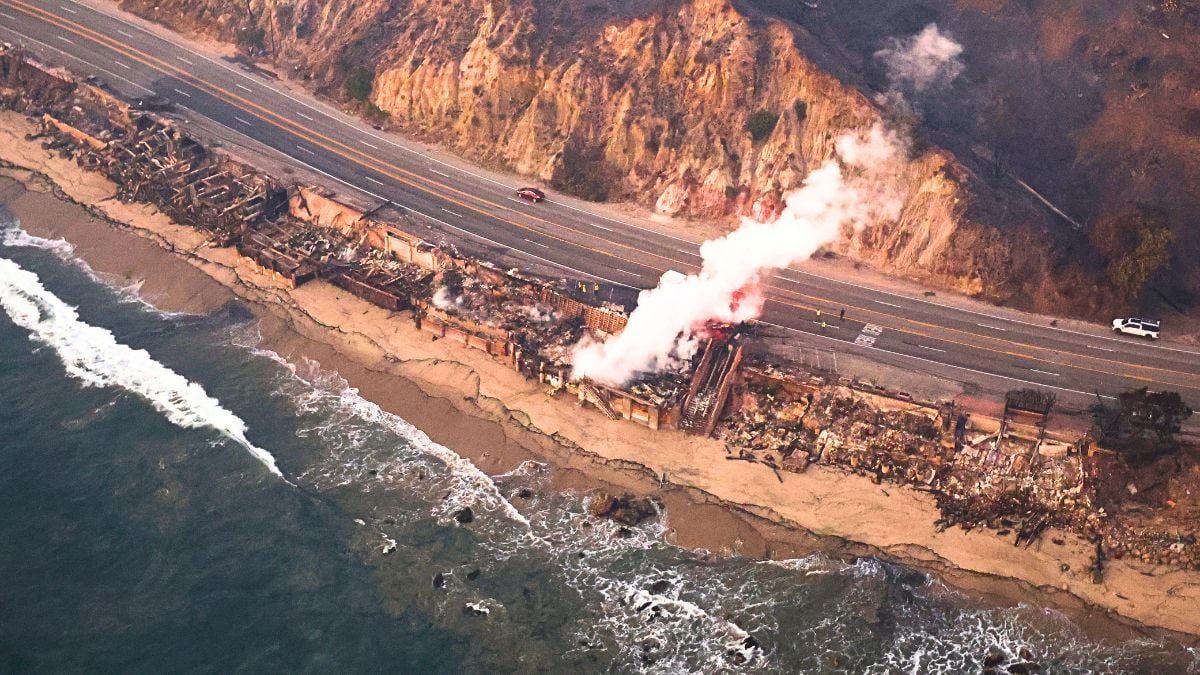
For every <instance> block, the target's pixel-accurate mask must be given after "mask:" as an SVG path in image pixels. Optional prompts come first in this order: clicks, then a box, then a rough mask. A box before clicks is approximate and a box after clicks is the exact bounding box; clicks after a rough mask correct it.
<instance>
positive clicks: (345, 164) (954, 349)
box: [0, 0, 1200, 408]
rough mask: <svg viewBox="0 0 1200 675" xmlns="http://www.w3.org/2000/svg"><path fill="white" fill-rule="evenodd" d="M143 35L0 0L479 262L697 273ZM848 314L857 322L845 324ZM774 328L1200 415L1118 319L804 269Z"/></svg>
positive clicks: (775, 287) (938, 366)
mask: <svg viewBox="0 0 1200 675" xmlns="http://www.w3.org/2000/svg"><path fill="white" fill-rule="evenodd" d="M144 26H145V24H144V22H141V21H139V20H136V19H134V18H133V17H130V16H128V15H125V14H123V13H121V12H119V11H117V10H116V9H115V7H113V6H112V5H108V4H102V3H98V2H94V0H92V1H88V2H75V1H73V0H50V1H41V0H38V1H33V0H0V40H5V41H8V42H13V43H20V44H24V45H25V46H26V47H27V48H29V49H30V51H32V52H34V53H35V54H37V55H38V56H39V57H40V58H42V59H43V60H45V61H47V62H50V63H54V64H58V65H65V66H68V67H70V68H71V69H73V70H74V71H76V72H80V73H85V74H94V75H97V76H99V77H101V78H103V79H104V80H105V81H106V82H107V83H108V84H109V85H111V86H112V87H113V88H114V89H116V90H118V91H120V92H121V93H124V94H127V95H130V96H137V95H143V96H144V95H148V94H150V93H157V94H160V95H163V96H166V97H168V98H170V99H171V100H172V101H174V102H176V103H177V104H178V105H179V106H180V107H181V108H182V110H181V111H180V112H181V113H182V114H183V115H184V116H185V117H190V118H193V119H199V118H203V119H204V120H205V123H206V124H207V125H209V126H211V127H214V128H217V129H218V130H219V131H220V133H221V134H222V135H224V136H225V137H226V138H229V139H231V140H235V141H247V140H250V141H252V142H254V143H255V145H256V146H258V145H259V144H261V145H262V146H267V147H269V148H271V149H273V150H274V151H277V152H278V153H280V154H281V155H282V156H284V157H285V159H286V160H287V161H290V162H294V163H295V164H296V165H297V166H299V167H303V168H306V169H308V170H310V171H313V172H316V173H318V174H321V175H323V176H325V177H326V178H327V179H329V180H331V181H335V182H337V183H340V184H342V186H343V187H344V189H345V190H347V191H352V192H356V193H359V194H361V195H362V196H363V197H365V198H369V199H372V200H376V202H377V203H383V202H385V201H390V202H392V203H393V204H395V205H398V206H399V207H402V208H403V209H404V210H407V211H408V212H410V213H412V214H414V215H415V216H417V217H418V218H420V219H423V221H424V223H425V225H426V227H427V228H429V230H432V231H434V232H437V233H440V234H441V235H444V236H445V237H446V238H447V239H449V240H451V241H454V242H455V243H457V244H459V245H461V246H462V247H463V248H464V249H466V250H469V251H470V252H472V253H475V254H477V255H484V256H487V257H489V258H492V259H495V260H498V261H501V262H502V263H503V264H505V265H508V264H512V265H520V266H522V267H526V268H530V269H535V270H538V271H542V272H544V273H548V274H554V275H556V276H568V277H575V278H580V279H586V280H591V281H595V282H599V283H601V284H602V288H603V289H604V290H603V291H602V292H603V293H605V294H609V293H620V292H623V293H625V294H626V296H627V297H628V296H629V295H631V294H632V293H633V292H635V291H636V290H637V289H642V288H649V287H653V286H654V285H655V284H656V283H657V281H658V278H659V276H660V275H661V274H662V273H663V272H664V271H665V270H668V269H674V270H677V271H680V272H691V271H695V270H696V269H697V268H698V264H699V261H700V258H699V255H698V248H699V247H698V245H697V243H695V242H693V241H689V240H687V239H684V238H678V237H674V236H671V235H668V234H663V233H661V232H659V231H656V230H654V229H652V228H648V227H643V226H641V225H639V224H637V223H636V222H632V221H631V220H629V219H621V218H614V217H612V216H610V215H604V213H603V212H601V211H600V210H596V209H592V208H589V207H588V206H587V205H586V204H584V203H581V202H578V201H576V200H572V199H569V198H566V197H562V196H559V195H555V194H553V193H551V194H549V195H548V199H547V201H546V202H543V203H540V204H532V203H529V202H525V201H522V200H520V199H518V198H517V197H516V196H515V194H514V189H515V188H516V187H518V185H516V184H515V183H509V182H505V181H504V180H502V179H497V178H494V177H492V176H494V175H495V174H490V172H485V171H477V170H473V169H472V168H471V167H469V165H466V164H464V163H461V162H448V161H443V160H441V159H439V158H438V157H436V156H434V154H432V153H430V152H429V151H428V150H427V149H426V148H424V147H423V146H421V145H420V144H417V143H414V142H411V141H408V140H406V139H403V138H401V137H399V136H395V135H392V134H387V133H383V132H380V131H376V130H374V129H373V128H371V127H370V126H369V125H367V124H365V123H363V122H362V121H361V120H358V119H356V118H354V117H352V116H350V115H347V114H344V113H342V112H340V111H339V110H337V109H336V108H334V107H332V106H330V105H328V104H327V103H324V102H321V101H319V100H317V99H316V98H314V97H311V96H309V95H307V94H305V93H302V92H297V91H295V90H293V89H291V88H288V87H285V86H284V85H282V84H280V83H279V82H278V81H276V80H274V79H272V78H271V77H268V76H265V75H263V74H261V73H257V72H251V71H248V70H245V69H243V68H241V67H239V66H238V65H237V64H234V63H230V62H227V61H225V60H223V59H219V58H215V57H212V56H209V55H207V54H205V53H202V52H201V51H200V50H199V49H197V48H193V47H192V46H190V45H189V43H188V42H187V41H185V40H182V39H179V38H177V37H174V38H173V37H172V36H171V34H170V33H169V32H167V31H165V30H163V29H160V28H158V27H144ZM418 234H420V235H421V236H427V234H428V232H427V231H426V232H420V233H418ZM842 309H844V310H845V311H846V318H845V319H844V320H840V319H838V318H837V317H838V313H839V311H840V310H842ZM818 310H819V311H820V315H818ZM762 321H763V322H764V323H765V324H767V326H765V329H766V330H770V331H775V332H779V333H786V334H789V335H791V336H792V337H794V338H795V339H797V340H799V341H801V342H802V343H803V344H808V345H812V346H813V347H814V348H816V349H818V350H825V351H827V352H828V353H831V354H834V355H836V354H838V353H841V354H843V355H853V356H856V357H858V358H859V359H867V360H870V361H872V362H879V363H884V364H888V365H889V366H892V367H900V368H904V369H907V370H910V371H916V372H928V373H930V374H933V375H936V376H939V377H943V378H948V379H953V380H957V381H962V382H974V383H977V384H979V385H980V386H981V387H983V388H984V389H987V390H1004V389H1008V388H1017V387H1023V386H1029V385H1036V386H1039V387H1045V388H1048V389H1051V390H1052V391H1056V392H1058V393H1059V394H1060V397H1062V398H1066V399H1074V400H1075V401H1076V403H1079V404H1083V403H1085V402H1086V400H1088V399H1094V396H1095V395H1097V394H1099V395H1101V396H1105V397H1112V396H1113V395H1114V394H1116V393H1118V392H1120V391H1123V390H1126V389H1130V388H1133V387H1140V386H1149V387H1151V388H1152V389H1170V390H1177V391H1180V392H1181V393H1182V394H1183V395H1184V397H1185V398H1186V399H1187V400H1188V401H1189V402H1191V404H1192V405H1193V407H1197V408H1200V351H1198V350H1195V349H1192V348H1189V347H1187V346H1185V345H1181V344H1173V343H1170V342H1169V341H1163V342H1158V343H1151V342H1148V341H1146V340H1142V339H1138V338H1133V337H1126V336H1120V335H1113V334H1111V333H1110V332H1108V331H1107V330H1106V329H1105V327H1103V326H1095V327H1090V328H1083V329H1080V330H1074V329H1071V330H1068V329H1064V328H1058V327H1055V326H1051V325H1050V319H1049V318H1046V319H1045V320H1040V318H1039V317H1029V316H1028V315H1020V316H1018V315H1016V314H1015V313H1012V312H1008V311H1005V310H999V309H996V310H989V309H979V310H972V309H963V308H959V307H953V306H948V305H945V304H941V303H939V302H936V301H931V300H929V299H927V298H925V297H918V294H912V295H908V294H902V293H892V292H888V291H883V290H877V289H873V288H869V287H867V286H863V285H857V284H853V283H848V282H845V281H840V280H837V279H833V278H827V277H824V276H821V275H820V274H816V273H813V272H811V271H803V270H797V269H789V270H786V271H784V272H782V273H780V274H778V275H777V276H776V277H775V278H774V279H773V281H772V284H771V289H770V294H769V300H768V303H767V305H766V308H765V312H764V315H763V317H762ZM822 322H824V326H823V325H822ZM1169 326H1170V324H1169V323H1167V324H1165V326H1164V327H1165V328H1167V329H1168V332H1169ZM835 358H836V357H835Z"/></svg>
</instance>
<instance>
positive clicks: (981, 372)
mask: <svg viewBox="0 0 1200 675" xmlns="http://www.w3.org/2000/svg"><path fill="white" fill-rule="evenodd" d="M758 323H761V324H765V325H767V326H774V327H776V328H782V329H783V330H790V331H793V332H796V333H804V334H805V335H810V336H812V337H816V338H821V339H823V340H831V341H833V342H837V343H839V344H842V345H846V344H850V343H848V342H847V341H845V340H841V339H838V338H835V337H829V336H828V335H822V334H821V333H820V332H816V333H810V332H808V331H806V330H800V329H799V328H792V327H791V326H781V325H779V324H777V323H771V322H770V321H761V320H759V321H758ZM870 349H874V350H876V351H879V352H883V353H884V354H891V355H893V356H899V357H901V358H906V359H913V360H914V361H921V362H923V363H932V364H934V365H935V366H945V367H946V368H954V369H955V370H963V371H966V372H968V373H975V374H976V375H984V376H987V377H995V378H999V379H1001V380H1009V381H1010V382H1020V383H1021V384H1030V385H1033V386H1035V387H1046V388H1047V389H1057V390H1058V391H1066V392H1070V393H1072V394H1080V395H1082V396H1092V397H1094V396H1095V395H1096V393H1095V392H1091V391H1079V390H1078V389H1068V388H1066V387H1059V386H1057V385H1053V384H1043V383H1041V382H1033V381H1030V380H1022V379H1021V378H1019V377H1012V376H1009V375H1000V374H999V373H989V372H987V371H986V370H976V369H974V368H968V367H966V366H956V365H954V364H953V363H945V362H942V361H934V360H933V359H927V358H925V357H923V356H914V355H912V354H905V353H903V352H895V351H892V350H890V349H884V348H883V347H870ZM1100 398H1107V399H1111V400H1114V401H1115V400H1117V397H1116V396H1109V395H1108V394H1100Z"/></svg>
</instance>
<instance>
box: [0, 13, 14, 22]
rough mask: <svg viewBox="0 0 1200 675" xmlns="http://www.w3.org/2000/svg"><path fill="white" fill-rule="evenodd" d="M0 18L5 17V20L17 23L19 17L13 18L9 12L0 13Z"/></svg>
mask: <svg viewBox="0 0 1200 675" xmlns="http://www.w3.org/2000/svg"><path fill="white" fill-rule="evenodd" d="M0 16H2V17H4V18H6V19H8V20H9V21H16V20H17V17H15V16H13V15H12V14H9V13H8V12H0Z"/></svg>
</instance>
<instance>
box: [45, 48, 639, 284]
mask: <svg viewBox="0 0 1200 675" xmlns="http://www.w3.org/2000/svg"><path fill="white" fill-rule="evenodd" d="M29 39H30V40H32V41H33V42H38V41H37V40H33V38H29ZM38 44H43V43H40V42H38ZM45 46H47V47H49V45H45ZM50 49H55V48H54V47H50ZM55 51H59V52H62V50H60V49H55ZM62 53H63V54H64V55H66V56H71V55H70V54H67V53H66V52H62ZM72 58H75V59H76V60H79V61H83V60H82V59H79V58H78V57H72ZM83 63H87V61H83ZM88 65H92V64H88ZM97 67H98V66H97ZM100 70H104V69H103V68H101V69H100ZM104 72H108V71H106V70H105V71H104ZM112 75H114V76H116V77H118V78H119V79H124V78H121V77H120V76H118V75H116V73H112ZM125 81H126V82H129V84H131V85H133V86H135V87H138V88H141V89H146V88H145V87H143V86H142V85H140V84H138V83H136V82H132V81H129V80H125ZM146 91H147V92H148V93H154V92H153V91H151V90H149V89H146ZM181 107H184V108H185V109H188V108H186V106H181ZM214 121H215V122H216V123H217V124H220V125H221V126H223V127H225V128H226V129H229V130H230V131H231V132H233V133H235V134H238V135H241V136H243V137H245V138H246V139H247V140H249V141H252V142H255V143H261V141H259V140H258V139H257V138H255V137H253V136H251V135H249V134H247V133H245V132H243V131H238V130H237V129H234V128H233V127H229V126H225V125H224V124H221V123H220V121H218V120H214ZM268 150H270V151H271V152H275V153H278V154H279V156H280V157H283V158H284V159H286V160H289V161H293V162H296V163H297V164H299V165H300V166H303V167H304V168H306V169H308V170H309V171H312V172H314V173H319V174H321V175H322V176H325V177H326V178H328V179H330V180H332V181H334V182H337V183H341V184H342V185H345V186H346V187H348V188H351V189H353V190H358V191H359V192H361V193H363V194H365V195H367V196H368V197H374V198H375V199H378V200H380V201H382V202H387V203H389V204H395V202H393V201H392V200H390V199H388V198H387V197H384V196H383V195H381V194H378V193H375V192H371V191H370V190H368V189H366V188H364V187H362V186H361V185H355V184H354V183H351V182H349V181H347V180H344V179H342V178H338V177H337V176H335V175H333V174H331V173H329V172H328V171H322V170H321V169H318V168H317V167H315V166H313V165H312V164H309V163H307V162H305V161H304V160H301V159H297V158H295V157H292V156H291V155H287V154H285V153H283V152H280V151H279V150H275V149H274V148H268ZM399 206H403V205H402V204H401V205H399ZM404 208H405V210H407V211H408V212H410V213H415V214H417V215H418V216H421V217H422V218H425V219H426V220H431V221H433V222H435V223H438V224H439V225H442V226H445V227H448V228H450V229H452V230H455V231H457V232H461V233H463V234H465V235H467V236H469V237H475V238H476V239H479V240H481V241H484V242H487V243H488V244H490V245H492V246H496V247H499V248H506V249H508V250H510V251H513V252H516V253H520V254H521V255H523V256H525V257H527V258H533V259H534V260H537V261H539V262H543V263H545V264H547V265H550V266H551V267H554V268H556V269H561V270H566V271H567V272H574V273H575V274H578V275H580V276H584V277H588V278H590V279H599V280H600V281H605V282H608V283H610V284H612V285H614V286H621V287H622V288H629V289H632V290H635V291H636V290H641V289H640V288H639V287H638V286H632V285H630V284H627V283H625V282H624V281H617V280H616V279H609V278H608V277H605V276H601V275H599V274H592V273H591V272H584V271H583V270H580V269H575V268H574V267H571V266H570V265H564V264H562V263H560V262H556V261H554V260H551V259H549V258H543V257H542V256H540V255H537V254H536V253H530V252H529V251H523V250H521V249H519V248H516V247H514V246H509V245H507V244H502V243H500V242H498V241H496V240H495V239H491V238H489V237H485V236H483V235H482V234H479V233H476V232H472V231H470V230H467V229H464V228H461V227H459V226H457V225H451V224H450V223H447V222H446V221H444V220H442V219H441V218H436V217H434V216H431V215H429V214H428V213H425V212H424V211H418V210H417V209H414V208H411V207H408V206H404Z"/></svg>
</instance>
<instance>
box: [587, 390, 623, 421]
mask: <svg viewBox="0 0 1200 675" xmlns="http://www.w3.org/2000/svg"><path fill="white" fill-rule="evenodd" d="M579 392H580V393H581V394H582V396H583V398H584V400H586V401H588V402H589V403H591V404H592V405H594V406H596V408H597V409H598V410H599V411H600V413H601V414H603V415H604V416H605V417H607V418H608V419H610V420H617V419H621V414H620V413H618V412H617V411H616V410H613V408H612V406H611V405H609V404H608V401H607V400H606V399H605V398H604V396H602V395H601V394H600V392H599V391H596V388H595V387H593V386H592V385H591V384H589V383H587V382H580V383H579Z"/></svg>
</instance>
